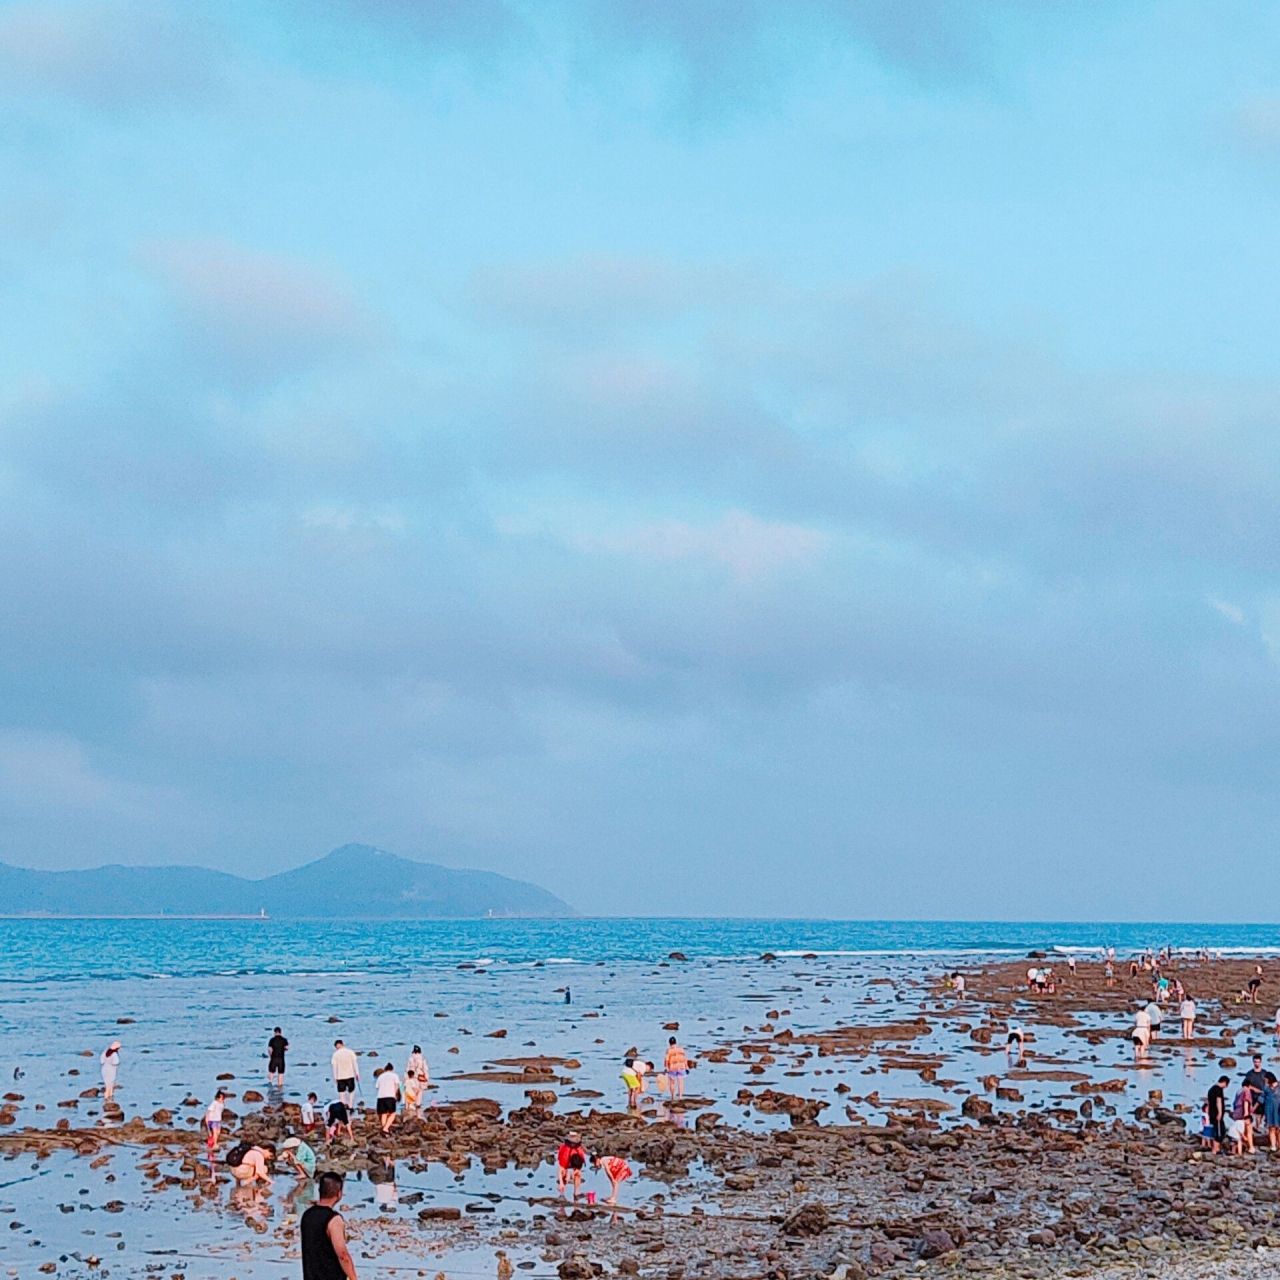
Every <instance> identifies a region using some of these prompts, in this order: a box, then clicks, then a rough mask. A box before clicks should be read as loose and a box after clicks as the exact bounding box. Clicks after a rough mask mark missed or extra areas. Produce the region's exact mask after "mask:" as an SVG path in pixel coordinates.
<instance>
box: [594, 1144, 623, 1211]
mask: <svg viewBox="0 0 1280 1280" xmlns="http://www.w3.org/2000/svg"><path fill="white" fill-rule="evenodd" d="M591 1167H592V1168H593V1169H600V1170H601V1171H602V1172H603V1173H604V1176H605V1177H606V1178H608V1179H609V1199H608V1200H607V1201H606V1203H607V1204H617V1203H618V1188H619V1187H620V1186H622V1184H623V1183H624V1182H626V1180H627V1179H628V1178H629V1177H631V1166H630V1165H629V1164H628V1163H627V1162H626V1161H625V1160H624V1159H623V1158H622V1157H621V1156H592V1157H591Z"/></svg>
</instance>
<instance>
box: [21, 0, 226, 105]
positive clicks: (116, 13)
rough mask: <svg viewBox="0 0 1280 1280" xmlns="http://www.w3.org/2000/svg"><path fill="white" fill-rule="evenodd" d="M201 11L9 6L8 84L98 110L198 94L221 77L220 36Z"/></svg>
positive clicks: (105, 3)
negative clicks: (218, 61) (202, 20)
mask: <svg viewBox="0 0 1280 1280" xmlns="http://www.w3.org/2000/svg"><path fill="white" fill-rule="evenodd" d="M193 9H194V6H190V5H175V4H170V3H167V2H166V0H134V2H130V0H102V2H99V3H87V4H80V5H72V4H65V3H64V4H48V3H18V4H9V5H7V6H5V7H4V9H3V10H2V11H0V86H3V87H9V88H18V89H28V90H35V91H37V92H45V93H55V94H60V95H64V96H66V97H69V98H73V99H76V100H79V101H83V102H87V103H90V104H91V105H93V106H97V107H103V106H109V107H131V106H145V105H147V104H149V103H152V102H154V101H156V100H157V99H163V100H166V101H169V100H174V99H182V100H187V99H191V98H194V97H198V96H200V95H202V94H204V93H205V92H207V91H208V90H209V89H210V88H211V87H212V86H213V85H214V83H215V82H216V79H217V64H216V57H215V53H216V50H217V48H218V41H217V40H216V38H215V36H214V33H212V32H210V31H209V30H206V29H205V28H204V26H203V24H202V23H200V22H199V21H197V20H196V19H195V18H194V16H193Z"/></svg>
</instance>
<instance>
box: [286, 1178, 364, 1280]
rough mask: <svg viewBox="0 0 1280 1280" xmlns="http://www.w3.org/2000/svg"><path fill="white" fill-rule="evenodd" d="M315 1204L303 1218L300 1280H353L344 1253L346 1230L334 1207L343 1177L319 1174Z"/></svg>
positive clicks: (348, 1257) (352, 1270)
mask: <svg viewBox="0 0 1280 1280" xmlns="http://www.w3.org/2000/svg"><path fill="white" fill-rule="evenodd" d="M317 1191H318V1194H317V1196H316V1203H315V1204H313V1205H312V1206H311V1208H310V1209H308V1210H307V1211H306V1213H304V1214H303V1215H302V1221H301V1222H300V1223H299V1224H298V1234H299V1236H301V1238H302V1280H356V1264H355V1263H354V1262H352V1261H351V1254H350V1253H349V1252H348V1251H347V1228H346V1224H345V1223H344V1222H343V1221H342V1214H340V1213H339V1212H338V1211H337V1209H335V1208H334V1206H335V1205H336V1204H337V1203H338V1201H339V1200H341V1199H342V1175H341V1174H338V1173H322V1174H321V1175H320V1185H319V1187H318V1189H317Z"/></svg>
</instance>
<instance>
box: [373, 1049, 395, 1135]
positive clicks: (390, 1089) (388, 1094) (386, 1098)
mask: <svg viewBox="0 0 1280 1280" xmlns="http://www.w3.org/2000/svg"><path fill="white" fill-rule="evenodd" d="M377 1088H378V1123H379V1124H380V1125H381V1126H382V1132H383V1133H390V1132H391V1126H392V1125H393V1124H395V1120H396V1103H397V1102H398V1101H399V1100H400V1077H399V1076H398V1075H396V1072H395V1068H394V1067H393V1066H392V1065H391V1063H389V1062H388V1063H387V1065H386V1066H385V1067H383V1068H382V1070H381V1071H379V1072H378V1081H377Z"/></svg>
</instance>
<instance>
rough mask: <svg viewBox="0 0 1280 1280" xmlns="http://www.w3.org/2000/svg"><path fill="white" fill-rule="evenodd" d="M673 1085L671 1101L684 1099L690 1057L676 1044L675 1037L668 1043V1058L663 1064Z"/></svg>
mask: <svg viewBox="0 0 1280 1280" xmlns="http://www.w3.org/2000/svg"><path fill="white" fill-rule="evenodd" d="M662 1068H663V1070H664V1071H665V1072H666V1073H667V1079H668V1081H670V1084H671V1100H672V1101H673V1102H674V1101H675V1100H676V1099H677V1098H683V1097H684V1078H685V1076H687V1075H688V1074H689V1055H688V1054H686V1053H685V1051H684V1050H683V1049H682V1048H681V1047H680V1046H679V1045H678V1044H677V1043H676V1038H675V1036H672V1037H671V1038H670V1039H669V1040H668V1041H667V1056H666V1058H665V1059H664V1061H663V1064H662Z"/></svg>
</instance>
